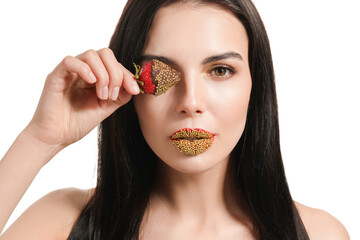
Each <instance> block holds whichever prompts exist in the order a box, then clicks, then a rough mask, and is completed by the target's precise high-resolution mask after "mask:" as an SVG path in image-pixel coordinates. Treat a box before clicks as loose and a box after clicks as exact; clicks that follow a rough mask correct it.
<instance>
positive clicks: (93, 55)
mask: <svg viewBox="0 0 360 240" xmlns="http://www.w3.org/2000/svg"><path fill="white" fill-rule="evenodd" d="M77 58H79V59H80V60H82V61H84V62H85V63H87V64H88V65H89V67H90V68H91V71H92V72H93V73H94V75H95V77H96V79H97V81H96V93H97V96H98V97H99V98H100V99H102V100H107V99H108V97H109V87H108V85H109V74H108V72H107V70H106V68H105V66H104V64H103V62H102V60H101V58H100V56H99V54H98V53H97V52H96V51H94V50H88V51H86V52H84V53H82V54H80V55H78V56H77Z"/></svg>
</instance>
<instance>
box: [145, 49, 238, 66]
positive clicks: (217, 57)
mask: <svg viewBox="0 0 360 240" xmlns="http://www.w3.org/2000/svg"><path fill="white" fill-rule="evenodd" d="M228 58H237V59H239V60H241V61H242V60H243V57H242V56H241V54H239V53H237V52H233V51H231V52H226V53H222V54H218V55H213V56H210V57H207V58H205V59H204V60H203V61H202V62H201V63H202V64H203V65H205V64H209V63H212V62H216V61H220V60H223V59H228ZM153 59H157V60H159V61H161V62H163V63H166V64H168V65H172V66H177V65H178V64H177V63H176V61H175V60H174V59H171V58H168V57H164V56H156V55H151V54H145V55H142V56H141V57H140V59H139V60H140V62H142V61H146V62H148V61H151V60H153Z"/></svg>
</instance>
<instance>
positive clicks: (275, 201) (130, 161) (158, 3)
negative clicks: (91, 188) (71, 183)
mask: <svg viewBox="0 0 360 240" xmlns="http://www.w3.org/2000/svg"><path fill="white" fill-rule="evenodd" d="M178 2H195V3H204V4H217V5H219V6H221V7H223V8H224V9H227V10H230V11H231V12H232V13H233V14H235V15H236V16H237V17H238V19H239V20H240V21H241V22H242V24H243V25H244V26H245V28H246V31H247V34H248V38H249V64H250V71H251V77H252V91H251V96H250V102H249V109H248V114H247V121H246V126H245V129H244V133H243V135H242V136H241V139H240V141H239V142H238V144H237V145H236V147H235V148H234V150H233V152H232V155H231V159H232V161H234V163H235V166H236V172H237V174H236V179H234V181H236V182H237V183H238V184H237V185H238V186H239V189H238V191H239V193H241V194H242V198H243V199H244V201H245V202H246V204H247V207H248V211H249V213H250V215H251V216H250V217H251V219H252V221H253V225H254V226H255V228H256V232H257V235H258V236H259V238H260V239H277V240H281V239H291V240H296V239H298V240H306V239H309V237H308V235H307V233H306V230H305V228H304V225H303V223H302V220H301V218H300V216H299V214H298V211H297V209H296V208H295V205H294V202H293V200H292V197H291V195H290V191H289V188H288V185H287V181H286V177H285V172H284V167H283V162H282V157H281V152H280V141H279V123H278V110H277V99H276V90H275V77H274V70H273V64H272V57H271V51H270V45H269V40H268V37H267V34H266V31H265V27H264V25H263V23H262V21H261V18H260V16H259V14H258V12H257V10H256V8H255V6H254V5H253V3H252V2H251V1H250V0H193V1H191V0H187V1H184V0H180V1H179V0H151V1H145V0H129V1H128V2H127V4H126V6H125V9H124V11H123V14H122V16H121V18H120V21H119V23H118V25H117V27H116V31H115V33H114V35H113V37H112V39H111V42H110V48H111V49H112V50H113V51H114V54H115V56H116V58H117V60H118V61H119V62H120V63H121V64H123V65H124V66H125V67H126V68H127V69H133V65H132V63H133V61H136V60H137V59H138V58H139V57H140V56H141V55H142V51H143V48H144V44H145V41H146V38H147V36H148V32H149V29H150V26H151V24H152V21H153V19H154V16H155V14H156V13H157V11H158V10H159V9H160V8H161V7H164V6H168V5H171V4H174V3H178ZM132 108H133V103H132V101H130V102H129V103H128V104H126V105H124V106H123V107H121V108H119V109H118V110H117V111H116V112H114V113H113V114H112V115H111V116H110V117H109V118H107V119H106V120H104V121H103V122H102V123H101V126H100V128H99V160H98V180H97V186H96V189H95V193H94V195H93V196H92V198H91V200H90V201H89V203H88V204H87V205H86V206H85V208H84V209H83V211H82V213H81V215H80V216H79V218H78V220H77V222H76V224H75V225H74V227H73V230H72V232H71V234H70V236H69V238H68V239H69V240H75V239H93V240H100V239H102V240H103V239H133V240H135V239H138V238H139V228H140V224H141V221H142V218H143V215H144V212H145V209H146V207H147V204H148V200H149V194H150V189H151V186H152V183H153V179H154V175H155V171H156V161H155V159H156V155H155V154H154V153H153V152H152V150H151V149H150V147H149V146H148V145H147V143H146V142H145V139H144V137H143V135H142V133H141V130H140V126H139V122H138V118H137V115H136V113H135V112H134V111H133V110H132Z"/></svg>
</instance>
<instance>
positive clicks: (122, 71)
mask: <svg viewBox="0 0 360 240" xmlns="http://www.w3.org/2000/svg"><path fill="white" fill-rule="evenodd" d="M98 53H99V55H100V57H101V59H102V61H103V63H104V65H105V67H106V69H107V71H108V73H109V75H110V83H109V89H110V98H111V99H112V100H116V95H118V94H119V92H120V93H121V92H122V91H119V90H120V89H121V87H124V88H125V89H126V90H127V92H128V93H130V94H132V95H137V94H139V92H140V89H139V87H138V84H137V82H136V81H135V80H134V75H133V74H132V73H131V72H130V71H128V70H127V69H126V68H125V67H124V66H122V65H121V64H120V63H119V62H118V61H117V59H116V57H115V55H114V53H113V51H112V50H111V49H109V48H104V49H101V50H99V51H98ZM123 95H124V93H123Z"/></svg>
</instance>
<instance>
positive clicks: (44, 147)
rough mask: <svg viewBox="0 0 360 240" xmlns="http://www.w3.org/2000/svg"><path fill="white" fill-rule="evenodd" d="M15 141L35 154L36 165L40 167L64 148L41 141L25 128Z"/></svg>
mask: <svg viewBox="0 0 360 240" xmlns="http://www.w3.org/2000/svg"><path fill="white" fill-rule="evenodd" d="M17 140H18V141H19V142H20V144H22V145H27V146H29V147H30V148H31V149H32V150H33V153H35V154H36V155H37V156H38V158H37V159H34V160H36V161H37V162H36V164H40V166H41V167H43V166H45V165H46V164H47V163H48V162H49V161H50V160H51V159H52V158H53V157H54V156H55V155H56V154H57V153H59V152H60V151H61V150H62V149H64V148H65V146H62V145H58V144H48V143H46V142H44V141H41V139H39V138H37V137H35V136H34V135H33V134H32V132H31V130H30V129H29V128H28V127H26V128H25V129H24V130H23V131H22V132H21V133H20V134H19V136H18V137H17Z"/></svg>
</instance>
